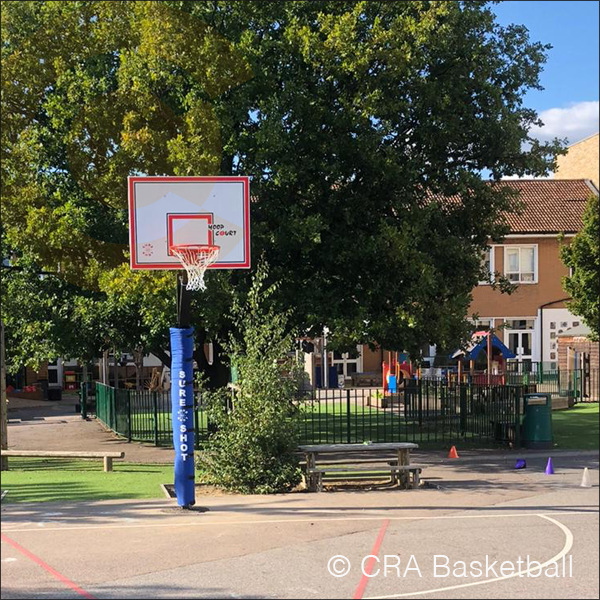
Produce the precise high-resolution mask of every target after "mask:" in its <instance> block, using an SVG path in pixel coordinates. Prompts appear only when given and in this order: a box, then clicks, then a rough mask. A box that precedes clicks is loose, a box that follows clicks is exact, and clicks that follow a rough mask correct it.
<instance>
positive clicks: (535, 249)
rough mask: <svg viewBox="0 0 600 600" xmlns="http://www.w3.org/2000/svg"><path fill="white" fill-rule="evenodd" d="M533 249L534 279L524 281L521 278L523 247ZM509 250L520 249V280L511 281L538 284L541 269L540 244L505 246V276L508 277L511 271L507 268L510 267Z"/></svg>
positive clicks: (521, 283)
mask: <svg viewBox="0 0 600 600" xmlns="http://www.w3.org/2000/svg"><path fill="white" fill-rule="evenodd" d="M525 248H526V249H532V250H533V281H523V280H522V279H521V276H522V273H523V271H522V270H521V250H522V249H525ZM509 250H519V280H518V281H511V283H515V284H517V285H531V284H536V283H538V281H539V269H538V245H537V244H509V245H506V246H504V269H503V270H504V276H505V277H506V278H508V276H509V272H508V270H507V267H508V251H509Z"/></svg>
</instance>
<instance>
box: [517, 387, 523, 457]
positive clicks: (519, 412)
mask: <svg viewBox="0 0 600 600" xmlns="http://www.w3.org/2000/svg"><path fill="white" fill-rule="evenodd" d="M522 393H523V390H522V388H521V386H517V387H516V388H515V448H520V447H521V394H522Z"/></svg>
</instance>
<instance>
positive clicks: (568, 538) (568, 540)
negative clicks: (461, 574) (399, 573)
mask: <svg viewBox="0 0 600 600" xmlns="http://www.w3.org/2000/svg"><path fill="white" fill-rule="evenodd" d="M552 514H555V513H552ZM563 514H568V513H563ZM531 516H535V517H540V518H542V519H546V521H550V522H551V523H554V525H556V526H557V527H559V528H560V529H561V530H562V531H563V533H564V534H565V545H564V546H563V549H562V550H561V551H560V552H559V553H558V554H557V555H556V556H553V557H552V558H550V559H548V560H547V561H546V562H545V563H543V564H542V565H541V566H539V567H535V568H533V567H532V568H529V569H522V570H521V571H518V572H516V573H511V574H510V575H504V576H503V577H494V578H493V579H485V580H483V581H473V582H471V583H462V584H460V585H449V586H446V587H441V588H436V589H434V590H422V591H420V592H410V593H405V594H390V595H389V596H369V597H368V598H365V600H384V599H389V598H408V597H409V596H410V597H412V596H424V595H425V594H437V593H439V592H448V591H450V590H460V589H463V588H468V587H474V586H476V585H485V584H487V583H496V582H498V581H505V580H507V579H512V578H513V577H525V576H527V575H528V574H529V573H531V572H532V570H534V571H540V572H541V571H542V569H545V568H546V567H547V566H549V565H551V564H552V563H557V562H558V561H559V560H561V559H562V558H563V556H566V555H567V554H568V553H569V551H570V550H571V548H572V547H573V533H572V532H571V530H570V529H569V528H568V527H567V526H566V525H563V524H562V523H560V522H559V521H557V520H556V519H553V518H552V517H549V516H548V515H547V514H536V515H531Z"/></svg>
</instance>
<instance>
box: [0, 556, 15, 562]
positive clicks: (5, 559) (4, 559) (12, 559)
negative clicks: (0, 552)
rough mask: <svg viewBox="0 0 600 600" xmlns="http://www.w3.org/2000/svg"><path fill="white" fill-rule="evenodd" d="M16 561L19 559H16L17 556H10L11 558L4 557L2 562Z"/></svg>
mask: <svg viewBox="0 0 600 600" xmlns="http://www.w3.org/2000/svg"><path fill="white" fill-rule="evenodd" d="M16 561H17V559H16V558H12V557H9V558H3V559H2V562H3V563H8V562H16Z"/></svg>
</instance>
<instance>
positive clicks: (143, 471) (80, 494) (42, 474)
mask: <svg viewBox="0 0 600 600" xmlns="http://www.w3.org/2000/svg"><path fill="white" fill-rule="evenodd" d="M8 466H9V470H8V471H3V473H2V490H8V494H7V495H6V496H5V498H4V500H3V501H2V502H3V503H15V502H59V501H62V502H72V501H78V500H117V499H127V498H129V499H136V498H140V499H141V498H160V497H162V496H163V491H162V489H161V487H160V484H161V483H172V481H173V467H172V466H171V465H156V464H144V465H141V464H133V463H122V462H119V461H114V462H113V468H114V471H112V472H110V473H105V472H104V471H103V464H102V461H101V460H68V459H58V458H22V457H14V458H9V459H8Z"/></svg>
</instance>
